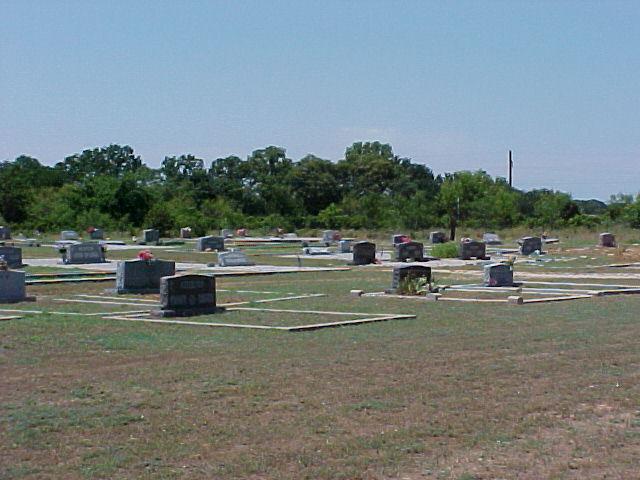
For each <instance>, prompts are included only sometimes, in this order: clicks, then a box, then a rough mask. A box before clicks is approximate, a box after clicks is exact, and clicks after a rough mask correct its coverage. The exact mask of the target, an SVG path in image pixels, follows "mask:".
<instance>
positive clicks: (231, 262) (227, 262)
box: [218, 250, 255, 267]
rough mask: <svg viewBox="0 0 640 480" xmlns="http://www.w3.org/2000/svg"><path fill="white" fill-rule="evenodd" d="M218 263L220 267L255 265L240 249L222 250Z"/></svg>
mask: <svg viewBox="0 0 640 480" xmlns="http://www.w3.org/2000/svg"><path fill="white" fill-rule="evenodd" d="M218 265H219V266H220V267H250V266H251V265H255V263H253V262H252V261H250V260H249V258H248V257H247V254H246V253H244V252H241V251H239V250H231V251H230V252H222V253H219V254H218Z"/></svg>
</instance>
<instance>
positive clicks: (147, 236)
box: [142, 228, 160, 243]
mask: <svg viewBox="0 0 640 480" xmlns="http://www.w3.org/2000/svg"><path fill="white" fill-rule="evenodd" d="M142 241H143V242H144V243H158V242H159V241H160V230H157V229H155V228H147V229H146V230H143V231H142Z"/></svg>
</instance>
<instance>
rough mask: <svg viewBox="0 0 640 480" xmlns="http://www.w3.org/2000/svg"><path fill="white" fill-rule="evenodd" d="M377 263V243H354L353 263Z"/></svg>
mask: <svg viewBox="0 0 640 480" xmlns="http://www.w3.org/2000/svg"><path fill="white" fill-rule="evenodd" d="M371 263H376V244H375V243H371V242H365V241H362V242H356V243H354V244H353V264H354V265H369V264H371Z"/></svg>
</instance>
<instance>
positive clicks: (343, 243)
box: [338, 240, 351, 253]
mask: <svg viewBox="0 0 640 480" xmlns="http://www.w3.org/2000/svg"><path fill="white" fill-rule="evenodd" d="M338 246H339V251H340V253H351V240H340V242H338Z"/></svg>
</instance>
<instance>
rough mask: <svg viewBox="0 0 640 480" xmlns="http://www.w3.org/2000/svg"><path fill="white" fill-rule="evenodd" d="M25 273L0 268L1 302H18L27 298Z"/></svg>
mask: <svg viewBox="0 0 640 480" xmlns="http://www.w3.org/2000/svg"><path fill="white" fill-rule="evenodd" d="M25 285H26V284H25V273H24V272H16V271H13V270H0V303H16V302H24V301H26V300H27V293H26V292H27V291H26V286H25Z"/></svg>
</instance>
